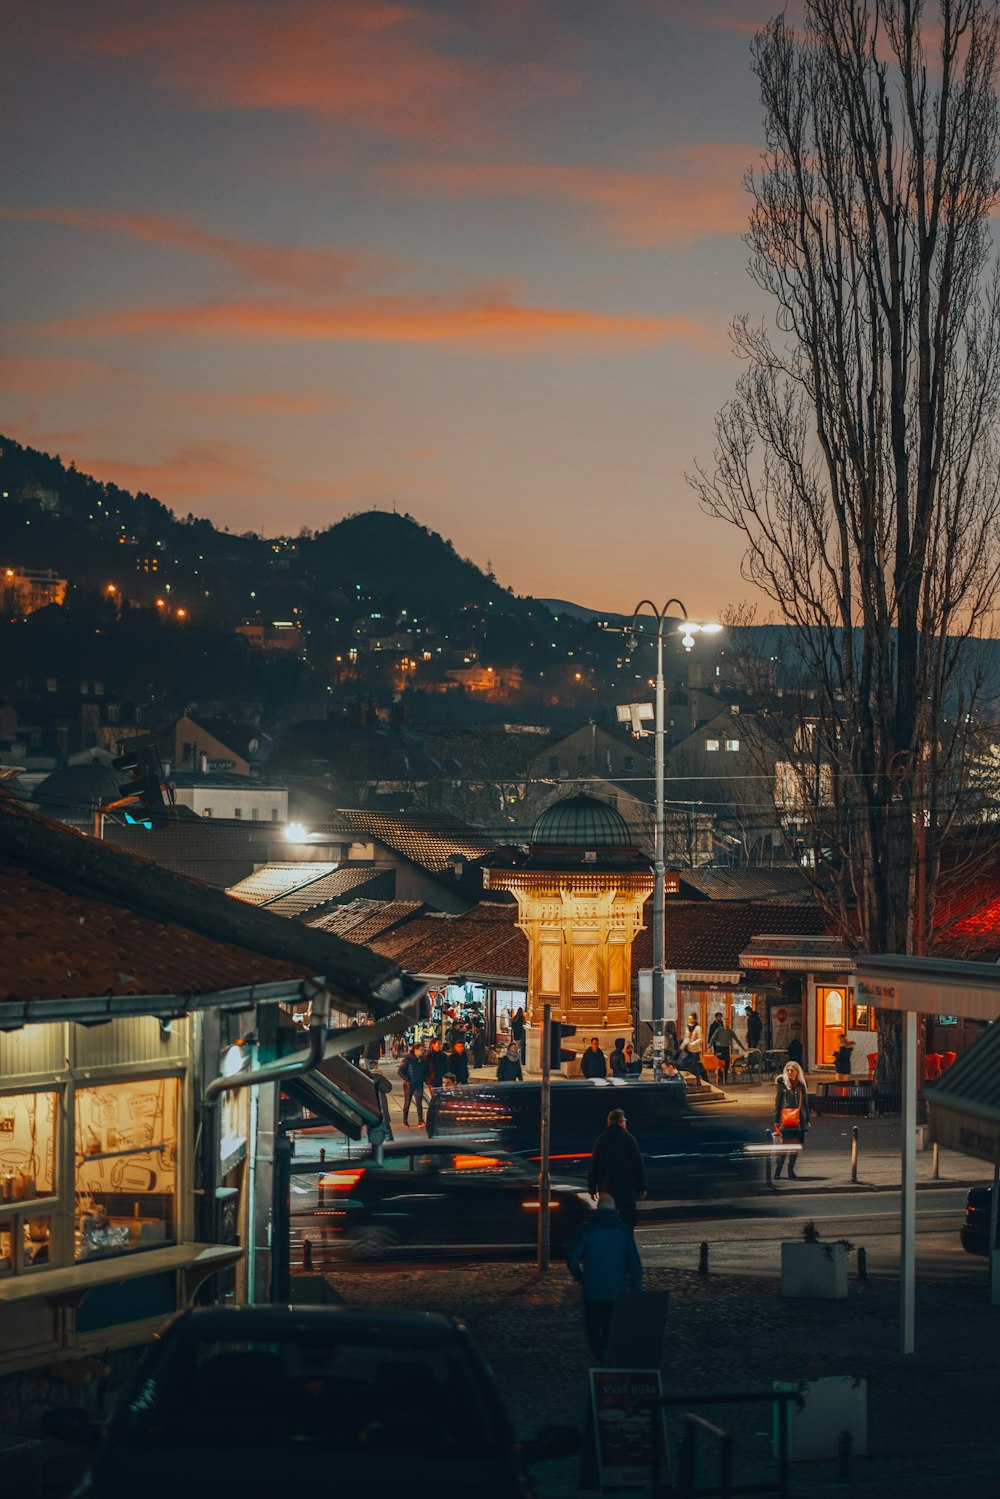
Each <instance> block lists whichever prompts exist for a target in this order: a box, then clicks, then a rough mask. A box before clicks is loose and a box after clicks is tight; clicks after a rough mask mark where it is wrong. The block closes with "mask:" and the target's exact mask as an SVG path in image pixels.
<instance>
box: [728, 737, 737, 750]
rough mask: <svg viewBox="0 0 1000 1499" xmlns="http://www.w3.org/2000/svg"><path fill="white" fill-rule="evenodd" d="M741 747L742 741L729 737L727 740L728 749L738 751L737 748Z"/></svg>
mask: <svg viewBox="0 0 1000 1499" xmlns="http://www.w3.org/2000/svg"><path fill="white" fill-rule="evenodd" d="M739 747H740V741H739V740H738V739H727V740H726V749H727V750H734V751H736V750H739Z"/></svg>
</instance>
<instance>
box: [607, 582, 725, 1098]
mask: <svg viewBox="0 0 1000 1499" xmlns="http://www.w3.org/2000/svg"><path fill="white" fill-rule="evenodd" d="M674 605H676V607H677V608H678V609H679V610H680V612H681V618H682V620H683V623H682V624H681V626H680V630H679V633H680V635H681V645H682V646H683V647H684V649H685V650H686V651H689V650H691V649H692V647H693V646H694V637H695V635H697V634H699V633H700V634H704V635H716V634H718V632H719V631H720V630H721V629H722V626H721V625H718V624H708V625H699V624H695V623H694V622H693V621H691V620H689V619H688V612H687V610H686V609H685V607H684V605H683V604H682V603H681V601H680V599H667V602H666V603H665V604H664V605H663V608H662V609H657V607H656V605H655V604H654V603H651V602H650V600H649V599H640V600H639V602H638V604H636V606H635V608H634V609H633V611H632V620H631V623H630V625H629V628H628V636H629V643H630V644H629V648H630V650H632V651H634V650H636V649H637V647H638V643H639V637H638V624H637V621H638V618H639V615H640V614H641V613H642V611H643V610H644V609H646V610H648V611H649V612H650V613H651V614H652V616H653V618H654V619H655V620H656V695H655V709H654V713H653V718H654V724H653V733H654V735H655V736H656V737H655V746H656V762H655V764H656V821H655V824H654V831H653V1077H654V1078H656V1079H657V1080H661V1079H662V1077H663V1053H664V1045H663V1028H664V1022H665V1019H666V1017H665V1015H664V1013H663V1011H664V1003H663V993H664V966H663V957H664V953H663V948H664V941H663V938H664V930H663V929H664V920H665V914H666V900H665V896H666V873H667V870H666V862H665V843H666V828H665V811H664V773H663V762H664V716H665V715H664V700H665V693H664V690H663V633H664V630H665V628H666V626H667V623H668V615H667V610H668V609H670V608H671V607H672V606H674ZM623 714H624V716H623ZM648 716H649V712H648V705H647V704H642V705H639V704H634V705H632V706H631V707H629V708H626V709H624V710H622V709H621V708H619V709H618V719H619V722H625V721H631V723H632V731H633V733H636V734H641V733H642V732H643V730H642V728H641V727H640V726H639V725H640V721H641V720H643V719H646V718H647V717H648Z"/></svg>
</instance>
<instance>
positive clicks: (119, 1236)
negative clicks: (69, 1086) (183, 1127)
mask: <svg viewBox="0 0 1000 1499" xmlns="http://www.w3.org/2000/svg"><path fill="white" fill-rule="evenodd" d="M177 1099H178V1079H177V1078H175V1077H160V1078H133V1079H131V1080H130V1081H129V1082H124V1083H102V1084H100V1085H99V1086H98V1087H96V1088H78V1089H77V1093H76V1235H75V1249H74V1258H75V1259H78V1260H85V1259H95V1258H97V1257H99V1256H104V1255H109V1254H125V1253H127V1252H128V1251H129V1250H131V1249H146V1248H149V1246H150V1245H152V1244H165V1243H170V1242H172V1241H173V1240H175V1239H176V1237H177V1233H176V1218H175V1202H176V1191H177Z"/></svg>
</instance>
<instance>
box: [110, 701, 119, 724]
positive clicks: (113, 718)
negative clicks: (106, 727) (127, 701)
mask: <svg viewBox="0 0 1000 1499" xmlns="http://www.w3.org/2000/svg"><path fill="white" fill-rule="evenodd" d="M107 711H108V723H118V722H119V721H120V719H121V716H122V714H121V709H120V708H119V706H118V704H117V703H109V704H108V710H107Z"/></svg>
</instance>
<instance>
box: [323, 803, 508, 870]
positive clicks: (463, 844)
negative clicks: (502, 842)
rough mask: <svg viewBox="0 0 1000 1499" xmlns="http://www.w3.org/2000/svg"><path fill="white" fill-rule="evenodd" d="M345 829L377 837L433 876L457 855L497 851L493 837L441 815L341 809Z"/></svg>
mask: <svg viewBox="0 0 1000 1499" xmlns="http://www.w3.org/2000/svg"><path fill="white" fill-rule="evenodd" d="M337 817H338V819H340V821H341V822H342V824H343V826H345V827H348V828H351V829H353V830H354V831H355V832H357V833H361V834H367V835H368V836H369V837H370V838H377V839H378V840H379V842H380V843H384V844H385V845H386V846H387V847H388V848H392V849H395V850H396V852H397V853H400V854H403V855H404V856H405V857H406V858H407V859H410V860H412V862H413V863H414V864H420V865H421V866H422V867H423V868H424V869H427V870H429V871H430V872H431V873H432V874H442V873H444V871H445V870H447V869H448V867H449V865H448V861H449V859H450V857H451V856H452V855H453V854H457V855H458V856H459V857H460V858H463V859H470V860H476V859H482V858H484V857H485V856H486V855H487V854H489V853H492V852H493V851H494V849H496V847H497V844H496V843H495V842H494V841H493V839H492V838H487V837H486V836H485V835H484V834H482V833H478V832H477V831H476V829H475V828H470V827H468V826H467V825H466V824H465V823H464V822H460V821H459V820H458V818H457V817H449V816H448V815H447V814H446V813H439V812H374V811H369V810H368V809H367V808H359V809H353V808H347V809H345V808H338V810H337Z"/></svg>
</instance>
